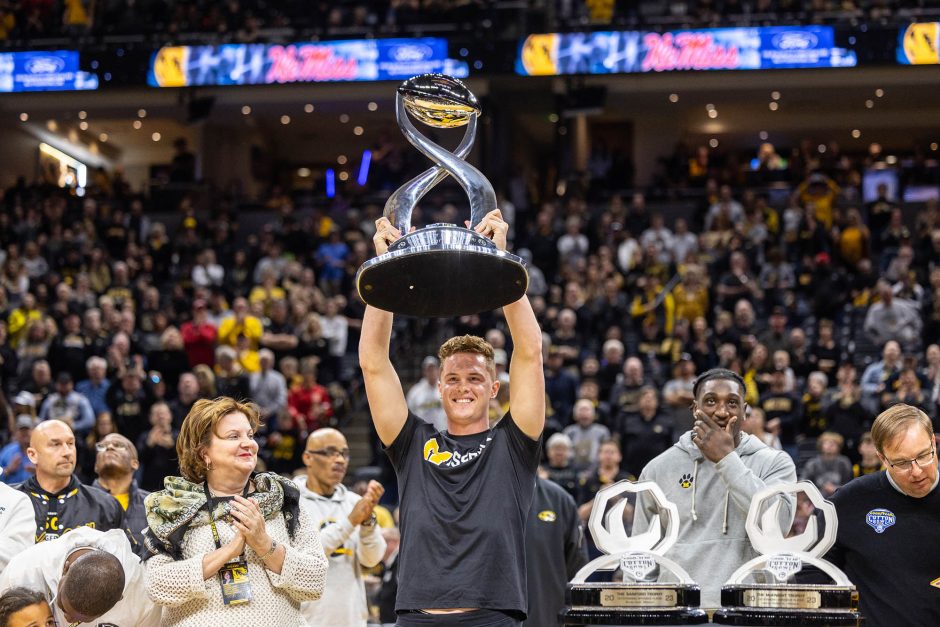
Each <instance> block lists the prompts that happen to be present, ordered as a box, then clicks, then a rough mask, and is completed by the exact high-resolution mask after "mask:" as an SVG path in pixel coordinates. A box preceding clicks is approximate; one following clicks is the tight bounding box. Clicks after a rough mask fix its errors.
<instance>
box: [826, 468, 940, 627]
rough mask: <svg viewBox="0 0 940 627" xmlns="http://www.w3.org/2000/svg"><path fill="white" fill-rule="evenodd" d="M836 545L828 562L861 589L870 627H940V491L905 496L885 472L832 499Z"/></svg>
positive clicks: (863, 479)
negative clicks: (920, 626)
mask: <svg viewBox="0 0 940 627" xmlns="http://www.w3.org/2000/svg"><path fill="white" fill-rule="evenodd" d="M832 502H833V503H835V506H836V512H837V513H838V515H839V532H838V535H837V537H836V544H835V546H834V547H833V548H832V550H831V551H830V552H829V553H828V554H827V555H826V559H827V560H829V561H831V562H833V563H834V564H836V565H837V566H839V567H841V568H842V569H843V570H844V571H845V574H846V575H848V577H849V580H850V581H851V582H852V583H854V584H855V585H856V586H857V587H858V592H859V608H860V610H861V612H862V615H863V616H864V617H865V619H866V622H865V624H866V625H870V626H872V627H879V626H881V625H940V588H938V587H936V585H937V583H938V579H940V489H937V488H934V490H933V491H932V492H931V493H930V494H928V495H927V496H925V497H923V498H920V499H918V498H914V497H910V496H907V495H905V494H901V493H900V492H898V490H896V489H895V488H894V486H892V485H891V484H890V483H889V481H888V478H887V476H886V473H885V472H878V473H875V474H872V475H866V476H864V477H859V478H858V479H855V480H853V481H851V482H849V483H848V484H846V485H844V486H843V487H842V488H840V489H839V490H838V491H837V492H836V493H835V494H834V495H833V496H832Z"/></svg>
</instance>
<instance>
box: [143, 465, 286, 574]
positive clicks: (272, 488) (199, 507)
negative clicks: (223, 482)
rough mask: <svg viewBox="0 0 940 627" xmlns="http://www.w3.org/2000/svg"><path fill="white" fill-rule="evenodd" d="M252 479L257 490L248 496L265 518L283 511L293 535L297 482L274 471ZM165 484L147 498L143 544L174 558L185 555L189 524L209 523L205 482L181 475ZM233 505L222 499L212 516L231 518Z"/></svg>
mask: <svg viewBox="0 0 940 627" xmlns="http://www.w3.org/2000/svg"><path fill="white" fill-rule="evenodd" d="M251 480H252V481H253V482H254V485H255V491H254V492H252V493H251V494H249V495H248V497H247V498H249V499H251V500H252V501H255V502H256V503H257V504H258V507H259V508H260V509H261V513H262V514H263V515H264V519H265V520H270V519H271V518H274V517H275V516H276V515H277V514H278V513H281V512H283V514H284V520H285V521H286V523H287V533H288V535H290V536H291V537H293V536H294V531H295V529H296V526H297V516H298V510H299V507H300V491H299V490H298V489H297V486H295V485H294V484H293V483H292V482H290V481H289V480H287V479H285V478H284V477H281V476H280V475H278V474H275V473H273V472H265V473H259V474H256V475H254V476H253V477H252V479H251ZM163 485H164V487H165V489H163V490H160V491H159V492H152V493H150V495H148V496H147V498H146V499H144V509H145V510H146V513H147V530H146V532H145V533H144V544H145V545H146V546H147V549H148V551H149V553H150V557H152V556H153V555H156V554H157V553H169V554H170V555H172V556H173V557H174V558H175V559H182V556H183V546H182V544H183V536H184V535H185V534H186V531H187V530H188V529H189V528H190V527H199V526H202V525H208V524H209V509H208V503H207V501H206V492H205V487H204V485H205V484H203V483H193V482H191V481H187V480H186V479H183V478H182V477H167V478H166V479H164V481H163ZM231 507H232V506H231V501H230V500H224V501H221V502H219V503H218V504H217V505H216V506H215V509H214V510H213V511H212V518H213V519H215V520H226V521H228V522H231V520H232V518H231Z"/></svg>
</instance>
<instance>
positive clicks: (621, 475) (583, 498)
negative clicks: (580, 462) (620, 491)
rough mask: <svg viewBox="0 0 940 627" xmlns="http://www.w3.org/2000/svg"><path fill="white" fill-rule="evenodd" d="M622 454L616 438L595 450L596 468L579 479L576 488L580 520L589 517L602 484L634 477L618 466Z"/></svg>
mask: <svg viewBox="0 0 940 627" xmlns="http://www.w3.org/2000/svg"><path fill="white" fill-rule="evenodd" d="M622 461H623V456H622V455H621V454H620V445H619V444H617V441H616V440H613V439H610V440H605V441H603V442H601V445H600V448H599V449H598V451H597V468H595V469H594V470H593V471H591V472H590V473H589V474H588V475H586V476H585V477H584V479H583V480H582V481H581V485H580V488H579V490H578V498H576V499H575V502H577V503H578V505H579V507H578V515H579V516H580V517H581V520H582V521H584V522H587V520H588V518H590V517H591V510H592V509H593V507H594V497H595V496H596V495H597V493H598V491H599V490H600V489H601V488H603V487H604V486H608V485H611V484H614V483H617V482H618V481H623V480H624V479H630V480H631V481H632V480H635V479H636V478H635V477H634V476H633V475H631V474H629V473H627V472H626V471H625V470H623V469H622V468H621V467H620V462H622Z"/></svg>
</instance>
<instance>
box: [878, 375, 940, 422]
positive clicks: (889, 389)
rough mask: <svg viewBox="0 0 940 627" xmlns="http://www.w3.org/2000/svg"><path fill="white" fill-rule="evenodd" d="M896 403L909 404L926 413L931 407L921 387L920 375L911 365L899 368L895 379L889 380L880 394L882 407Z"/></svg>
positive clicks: (885, 407)
mask: <svg viewBox="0 0 940 627" xmlns="http://www.w3.org/2000/svg"><path fill="white" fill-rule="evenodd" d="M898 403H904V404H906V405H911V406H912V407H916V408H918V409H920V410H921V411H923V412H924V413H928V412H930V411H932V409H933V407H931V404H930V402H929V399H928V396H927V393H926V392H925V391H924V389H923V388H922V387H921V381H920V377H919V376H918V374H917V371H916V370H915V369H914V368H913V367H912V366H908V367H905V368H904V369H903V370H901V372H900V373H899V374H898V376H897V379H895V380H893V381H890V380H889V382H888V383H887V384H886V386H885V391H884V393H883V394H882V395H881V408H882V409H887V408H888V407H891V406H892V405H897V404H898Z"/></svg>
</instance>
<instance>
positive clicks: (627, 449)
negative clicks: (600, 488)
mask: <svg viewBox="0 0 940 627" xmlns="http://www.w3.org/2000/svg"><path fill="white" fill-rule="evenodd" d="M619 435H620V442H621V446H622V447H623V451H624V458H625V459H626V460H627V461H626V464H625V466H626V470H627V471H628V472H630V473H632V474H638V472H639V471H641V470H643V467H644V466H645V465H646V464H647V463H648V462H649V461H650V460H651V459H653V458H654V457H656V456H657V455H659V454H660V453H662V452H663V451H665V450H666V449H667V448H669V447H670V446H672V443H673V424H672V420H671V418H670V416H669V414H666V413H665V412H662V411H660V409H659V395H658V394H657V392H656V389H655V388H653V387H649V386H646V387H643V388H642V389H641V390H640V397H639V400H638V403H637V411H636V412H635V413H630V414H627V415H626V417H625V420H624V422H623V431H622V432H620V434H619Z"/></svg>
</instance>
